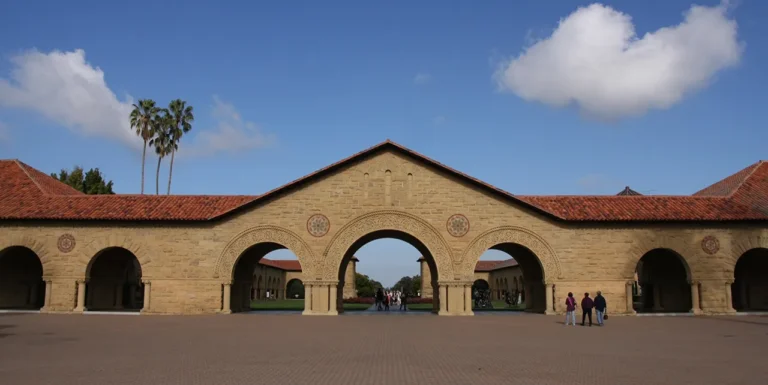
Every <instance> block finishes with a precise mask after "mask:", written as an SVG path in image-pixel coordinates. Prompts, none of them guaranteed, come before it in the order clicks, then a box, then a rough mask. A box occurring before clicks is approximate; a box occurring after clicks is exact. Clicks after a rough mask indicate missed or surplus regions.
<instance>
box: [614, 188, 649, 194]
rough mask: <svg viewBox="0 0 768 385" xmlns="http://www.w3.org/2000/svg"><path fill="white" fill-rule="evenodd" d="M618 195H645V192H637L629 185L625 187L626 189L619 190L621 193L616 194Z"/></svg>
mask: <svg viewBox="0 0 768 385" xmlns="http://www.w3.org/2000/svg"><path fill="white" fill-rule="evenodd" d="M616 195H618V196H632V195H643V194H640V193H639V192H637V191H635V190H632V189H631V188H629V186H627V187H624V190H621V191H619V193H618V194H616Z"/></svg>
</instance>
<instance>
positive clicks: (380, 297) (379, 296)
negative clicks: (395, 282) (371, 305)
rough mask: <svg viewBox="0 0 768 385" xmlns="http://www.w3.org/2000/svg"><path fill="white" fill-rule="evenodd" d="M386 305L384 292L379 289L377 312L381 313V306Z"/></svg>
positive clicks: (377, 293)
mask: <svg viewBox="0 0 768 385" xmlns="http://www.w3.org/2000/svg"><path fill="white" fill-rule="evenodd" d="M383 304H384V290H382V289H381V288H379V290H377V291H376V310H377V311H381V305H383Z"/></svg>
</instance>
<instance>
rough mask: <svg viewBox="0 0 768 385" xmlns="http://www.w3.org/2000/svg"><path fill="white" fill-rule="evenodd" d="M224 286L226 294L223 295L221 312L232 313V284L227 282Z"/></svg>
mask: <svg viewBox="0 0 768 385" xmlns="http://www.w3.org/2000/svg"><path fill="white" fill-rule="evenodd" d="M223 286H224V288H223V289H224V295H223V297H222V305H221V312H222V313H223V314H230V313H232V302H231V301H232V284H231V283H225V284H224V285H223Z"/></svg>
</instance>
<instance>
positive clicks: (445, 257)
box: [322, 210, 454, 281]
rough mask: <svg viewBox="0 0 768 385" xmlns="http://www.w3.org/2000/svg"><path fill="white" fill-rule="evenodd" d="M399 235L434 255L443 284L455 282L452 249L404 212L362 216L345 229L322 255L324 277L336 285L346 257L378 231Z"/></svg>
mask: <svg viewBox="0 0 768 385" xmlns="http://www.w3.org/2000/svg"><path fill="white" fill-rule="evenodd" d="M386 230H392V231H400V232H403V233H406V234H408V235H410V236H412V237H414V238H416V239H417V240H419V241H420V242H421V243H422V244H423V245H424V246H425V247H426V248H427V249H428V250H429V253H430V254H431V255H432V258H433V259H434V261H435V265H436V267H437V273H438V277H439V279H440V280H450V279H453V278H454V271H453V264H452V257H451V255H452V254H451V248H450V247H449V246H448V243H447V242H446V241H445V239H444V238H443V237H442V235H440V233H439V232H438V231H437V229H435V228H434V227H433V226H432V225H430V224H429V223H428V222H427V221H425V220H423V219H421V218H419V217H417V216H415V215H412V214H408V213H405V212H401V211H395V210H382V211H375V212H372V213H368V214H364V215H361V216H359V217H357V218H355V219H354V220H352V221H350V222H349V223H347V224H346V225H344V226H343V227H342V228H341V229H339V231H338V232H337V233H336V235H335V236H334V237H333V238H332V239H331V242H330V243H329V244H328V247H327V248H326V249H325V252H323V259H324V261H323V262H324V267H323V275H322V276H323V277H324V279H325V280H328V281H336V280H337V279H338V275H339V269H340V268H341V264H342V262H343V259H344V255H345V253H346V252H347V251H348V250H349V248H350V247H352V245H353V244H354V243H355V242H357V241H358V240H359V239H361V238H363V237H364V236H366V235H368V234H371V233H374V232H377V231H386Z"/></svg>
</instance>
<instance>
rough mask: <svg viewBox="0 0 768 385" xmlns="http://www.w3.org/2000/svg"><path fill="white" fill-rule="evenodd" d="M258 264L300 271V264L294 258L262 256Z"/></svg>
mask: <svg viewBox="0 0 768 385" xmlns="http://www.w3.org/2000/svg"><path fill="white" fill-rule="evenodd" d="M259 264H261V265H264V266H269V267H274V268H276V269H280V270H285V271H301V264H300V263H299V261H298V260H295V259H267V258H262V259H261V260H259Z"/></svg>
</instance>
